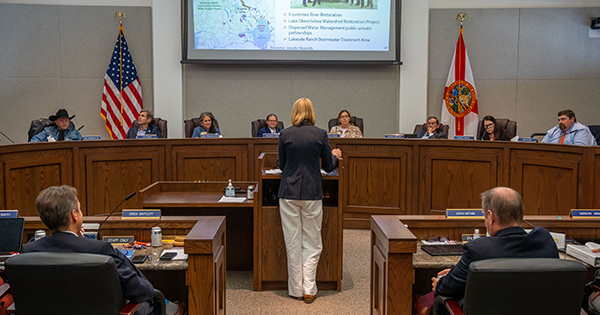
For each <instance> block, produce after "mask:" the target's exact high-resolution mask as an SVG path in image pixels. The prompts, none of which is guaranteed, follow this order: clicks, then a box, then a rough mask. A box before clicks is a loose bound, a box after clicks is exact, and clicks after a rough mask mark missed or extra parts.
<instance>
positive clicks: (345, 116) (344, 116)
mask: <svg viewBox="0 0 600 315" xmlns="http://www.w3.org/2000/svg"><path fill="white" fill-rule="evenodd" d="M340 118H350V116H348V115H343V116H340Z"/></svg>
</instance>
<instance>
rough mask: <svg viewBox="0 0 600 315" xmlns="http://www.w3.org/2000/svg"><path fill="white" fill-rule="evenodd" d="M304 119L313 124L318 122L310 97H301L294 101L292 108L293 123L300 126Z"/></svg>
mask: <svg viewBox="0 0 600 315" xmlns="http://www.w3.org/2000/svg"><path fill="white" fill-rule="evenodd" d="M303 121H308V122H309V123H311V124H312V125H313V126H314V125H315V124H316V123H317V118H316V117H315V110H314V109H313V105H312V102H311V101H310V100H309V99H308V98H301V99H299V100H297V101H296V103H294V107H293V108H292V125H293V126H299V125H300V124H301V123H302V122H303Z"/></svg>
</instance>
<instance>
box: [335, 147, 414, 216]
mask: <svg viewBox="0 0 600 315" xmlns="http://www.w3.org/2000/svg"><path fill="white" fill-rule="evenodd" d="M336 146H337V148H339V149H341V150H342V155H343V158H344V165H345V171H346V174H345V180H344V182H343V183H341V185H342V198H343V199H342V210H343V212H344V213H367V214H378V213H379V214H410V213H412V212H411V211H412V209H411V207H410V204H411V202H412V189H413V187H412V185H409V184H408V179H409V178H411V174H412V165H413V163H412V159H411V158H410V157H411V156H412V149H413V148H412V147H411V146H382V145H372V146H371V145H367V146H357V145H341V144H339V143H338V144H337V145H336Z"/></svg>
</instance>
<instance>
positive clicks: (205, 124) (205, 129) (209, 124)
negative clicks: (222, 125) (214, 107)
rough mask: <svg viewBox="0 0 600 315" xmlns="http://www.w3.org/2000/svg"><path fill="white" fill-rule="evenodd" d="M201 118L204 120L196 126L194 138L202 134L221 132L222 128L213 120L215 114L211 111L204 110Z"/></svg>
mask: <svg viewBox="0 0 600 315" xmlns="http://www.w3.org/2000/svg"><path fill="white" fill-rule="evenodd" d="M200 120H201V121H202V125H201V126H198V127H196V128H194V134H192V138H200V135H202V134H207V133H214V134H218V135H220V134H221V130H219V128H217V127H215V125H214V124H213V121H214V120H215V116H213V114H211V113H209V112H204V113H202V114H200Z"/></svg>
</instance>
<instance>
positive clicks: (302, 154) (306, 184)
mask: <svg viewBox="0 0 600 315" xmlns="http://www.w3.org/2000/svg"><path fill="white" fill-rule="evenodd" d="M319 159H320V160H321V163H322V165H321V166H322V167H323V169H324V170H325V171H326V172H331V171H333V170H334V169H335V168H336V166H337V162H338V160H337V158H336V157H335V156H334V155H333V154H331V146H330V145H329V138H327V131H325V130H323V129H321V128H318V127H315V126H313V125H311V124H310V123H308V122H303V123H301V124H300V125H299V126H292V127H289V128H286V129H283V130H281V133H280V134H279V167H280V168H281V171H282V173H281V184H280V185H279V194H278V196H279V198H284V199H294V200H319V199H323V188H322V184H321V166H320V165H319Z"/></svg>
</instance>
